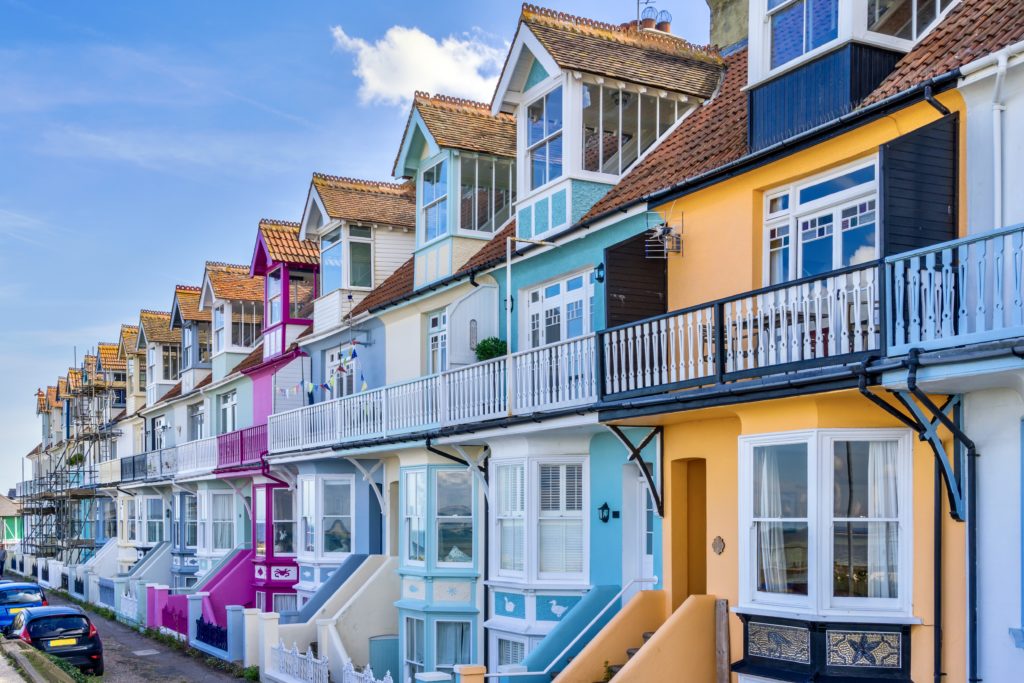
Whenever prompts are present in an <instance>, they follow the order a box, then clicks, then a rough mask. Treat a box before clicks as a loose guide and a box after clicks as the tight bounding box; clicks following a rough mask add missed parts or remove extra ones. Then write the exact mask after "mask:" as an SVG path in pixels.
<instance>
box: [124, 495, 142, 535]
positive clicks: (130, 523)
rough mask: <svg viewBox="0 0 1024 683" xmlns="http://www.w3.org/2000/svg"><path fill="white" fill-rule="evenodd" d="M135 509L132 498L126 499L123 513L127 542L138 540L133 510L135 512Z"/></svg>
mask: <svg viewBox="0 0 1024 683" xmlns="http://www.w3.org/2000/svg"><path fill="white" fill-rule="evenodd" d="M137 507H138V506H137V505H136V503H135V499H134V498H129V499H128V503H127V505H126V506H125V513H124V519H125V527H126V528H127V531H128V533H127V540H129V541H135V540H138V537H139V535H138V526H137V520H136V519H135V510H136V508H137Z"/></svg>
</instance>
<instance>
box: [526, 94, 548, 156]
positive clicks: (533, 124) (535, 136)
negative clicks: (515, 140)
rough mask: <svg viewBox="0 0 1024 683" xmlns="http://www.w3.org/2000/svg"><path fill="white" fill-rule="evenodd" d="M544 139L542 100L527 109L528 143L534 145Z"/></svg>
mask: <svg viewBox="0 0 1024 683" xmlns="http://www.w3.org/2000/svg"><path fill="white" fill-rule="evenodd" d="M543 139H544V100H543V99H540V100H537V101H536V102H534V103H533V104H531V105H530V106H529V107H528V108H527V109H526V143H527V144H528V145H533V144H536V143H538V142H540V141H541V140H543Z"/></svg>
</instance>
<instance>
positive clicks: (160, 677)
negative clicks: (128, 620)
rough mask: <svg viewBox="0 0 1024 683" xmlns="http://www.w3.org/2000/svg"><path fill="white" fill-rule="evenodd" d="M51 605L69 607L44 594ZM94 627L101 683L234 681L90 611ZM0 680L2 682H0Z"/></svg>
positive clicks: (61, 600)
mask: <svg viewBox="0 0 1024 683" xmlns="http://www.w3.org/2000/svg"><path fill="white" fill-rule="evenodd" d="M47 598H49V600H50V604H51V605H66V604H69V603H68V601H67V600H66V599H64V597H62V596H60V595H57V594H56V593H50V594H48V595H47ZM88 614H89V618H90V619H92V620H93V622H95V624H96V628H97V629H98V630H99V632H100V638H101V639H102V640H103V659H104V665H105V668H106V672H105V673H104V675H103V680H105V681H117V683H143V682H145V683H157V682H158V681H159V682H161V683H163V682H164V681H167V682H168V683H179V682H180V683H186V682H187V683H193V682H194V681H203V683H207V682H208V681H234V683H239V681H240V680H241V679H239V678H236V677H234V676H232V675H230V674H227V673H224V672H223V671H217V670H216V669H211V668H210V667H208V666H206V665H205V664H203V663H202V662H201V661H200V660H196V659H193V658H192V657H189V656H188V655H186V654H184V653H182V652H180V651H178V650H174V649H172V648H170V647H168V646H166V645H164V644H163V643H158V642H157V641H155V640H150V639H149V638H147V637H145V636H143V635H142V634H141V633H139V632H138V631H135V630H134V629H131V628H129V627H127V626H125V625H124V624H121V623H119V622H117V621H110V620H109V619H104V618H103V617H101V616H99V615H98V614H96V613H94V612H88ZM0 680H3V679H0Z"/></svg>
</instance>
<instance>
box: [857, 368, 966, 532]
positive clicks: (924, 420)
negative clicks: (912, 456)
mask: <svg viewBox="0 0 1024 683" xmlns="http://www.w3.org/2000/svg"><path fill="white" fill-rule="evenodd" d="M918 354H919V351H918V349H911V350H910V352H909V353H908V354H907V360H906V365H907V388H906V390H901V389H897V390H893V389H887V390H886V391H888V392H889V394H890V395H892V396H894V397H895V398H896V400H897V401H899V403H900V405H901V406H903V408H904V410H905V411H906V412H904V411H903V410H900V409H899V408H897V407H896V406H894V405H892V404H891V403H889V402H888V401H886V400H884V399H883V398H882V397H881V396H879V395H877V394H875V393H874V392H873V391H871V390H870V389H869V388H868V379H867V372H866V371H865V370H864V369H863V368H862V369H861V375H860V384H859V386H858V388H859V389H860V393H861V394H862V395H863V396H864V397H865V398H867V399H868V400H869V401H871V402H872V403H874V404H875V405H876V406H878V407H879V408H881V409H882V410H884V411H885V412H887V413H888V414H889V415H891V416H893V417H894V418H896V419H897V420H899V421H900V422H902V423H903V424H905V425H907V426H908V427H909V428H911V429H913V430H914V432H916V433H917V438H918V439H920V440H921V441H924V442H926V443H927V444H928V445H929V446H930V447H931V449H932V452H933V453H934V454H935V460H936V462H937V463H938V464H939V469H940V470H941V473H942V481H943V484H944V485H945V487H946V496H947V497H948V498H949V514H950V516H951V517H952V518H953V519H954V520H956V521H958V522H963V521H965V520H966V519H967V496H966V483H965V481H964V478H963V473H964V452H965V451H966V454H967V457H971V458H973V457H977V455H978V452H977V448H976V447H975V445H974V442H973V441H972V440H971V439H970V438H969V437H968V436H967V434H965V433H964V431H963V429H961V427H960V425H959V424H958V420H957V419H956V415H957V412H958V410H957V409H958V408H960V407H961V405H962V400H961V397H960V396H959V395H951V396H947V397H946V400H945V402H943V404H942V405H941V406H939V405H937V404H936V403H935V401H933V400H932V399H931V397H930V396H928V394H926V393H925V392H924V391H922V390H921V388H920V387H919V386H918V385H917V368H918V367H919V365H920V363H919V361H918ZM941 427H945V428H946V429H948V430H949V433H950V434H952V435H953V447H952V449H951V450H952V453H950V452H949V451H948V450H947V449H946V446H945V444H944V443H942V439H941V438H940V436H939V429H940V428H941Z"/></svg>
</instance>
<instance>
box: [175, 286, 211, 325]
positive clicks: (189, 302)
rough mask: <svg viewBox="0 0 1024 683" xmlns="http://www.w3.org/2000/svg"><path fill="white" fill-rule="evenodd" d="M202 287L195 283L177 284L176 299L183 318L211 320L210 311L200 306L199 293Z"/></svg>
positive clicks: (200, 320)
mask: <svg viewBox="0 0 1024 683" xmlns="http://www.w3.org/2000/svg"><path fill="white" fill-rule="evenodd" d="M201 292H202V289H201V288H199V287H195V286H193V285H176V286H175V287H174V300H175V301H177V302H178V313H179V314H180V315H181V317H182V319H183V320H196V321H199V322H210V311H208V310H201V309H200V308H199V294H200V293H201Z"/></svg>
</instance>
